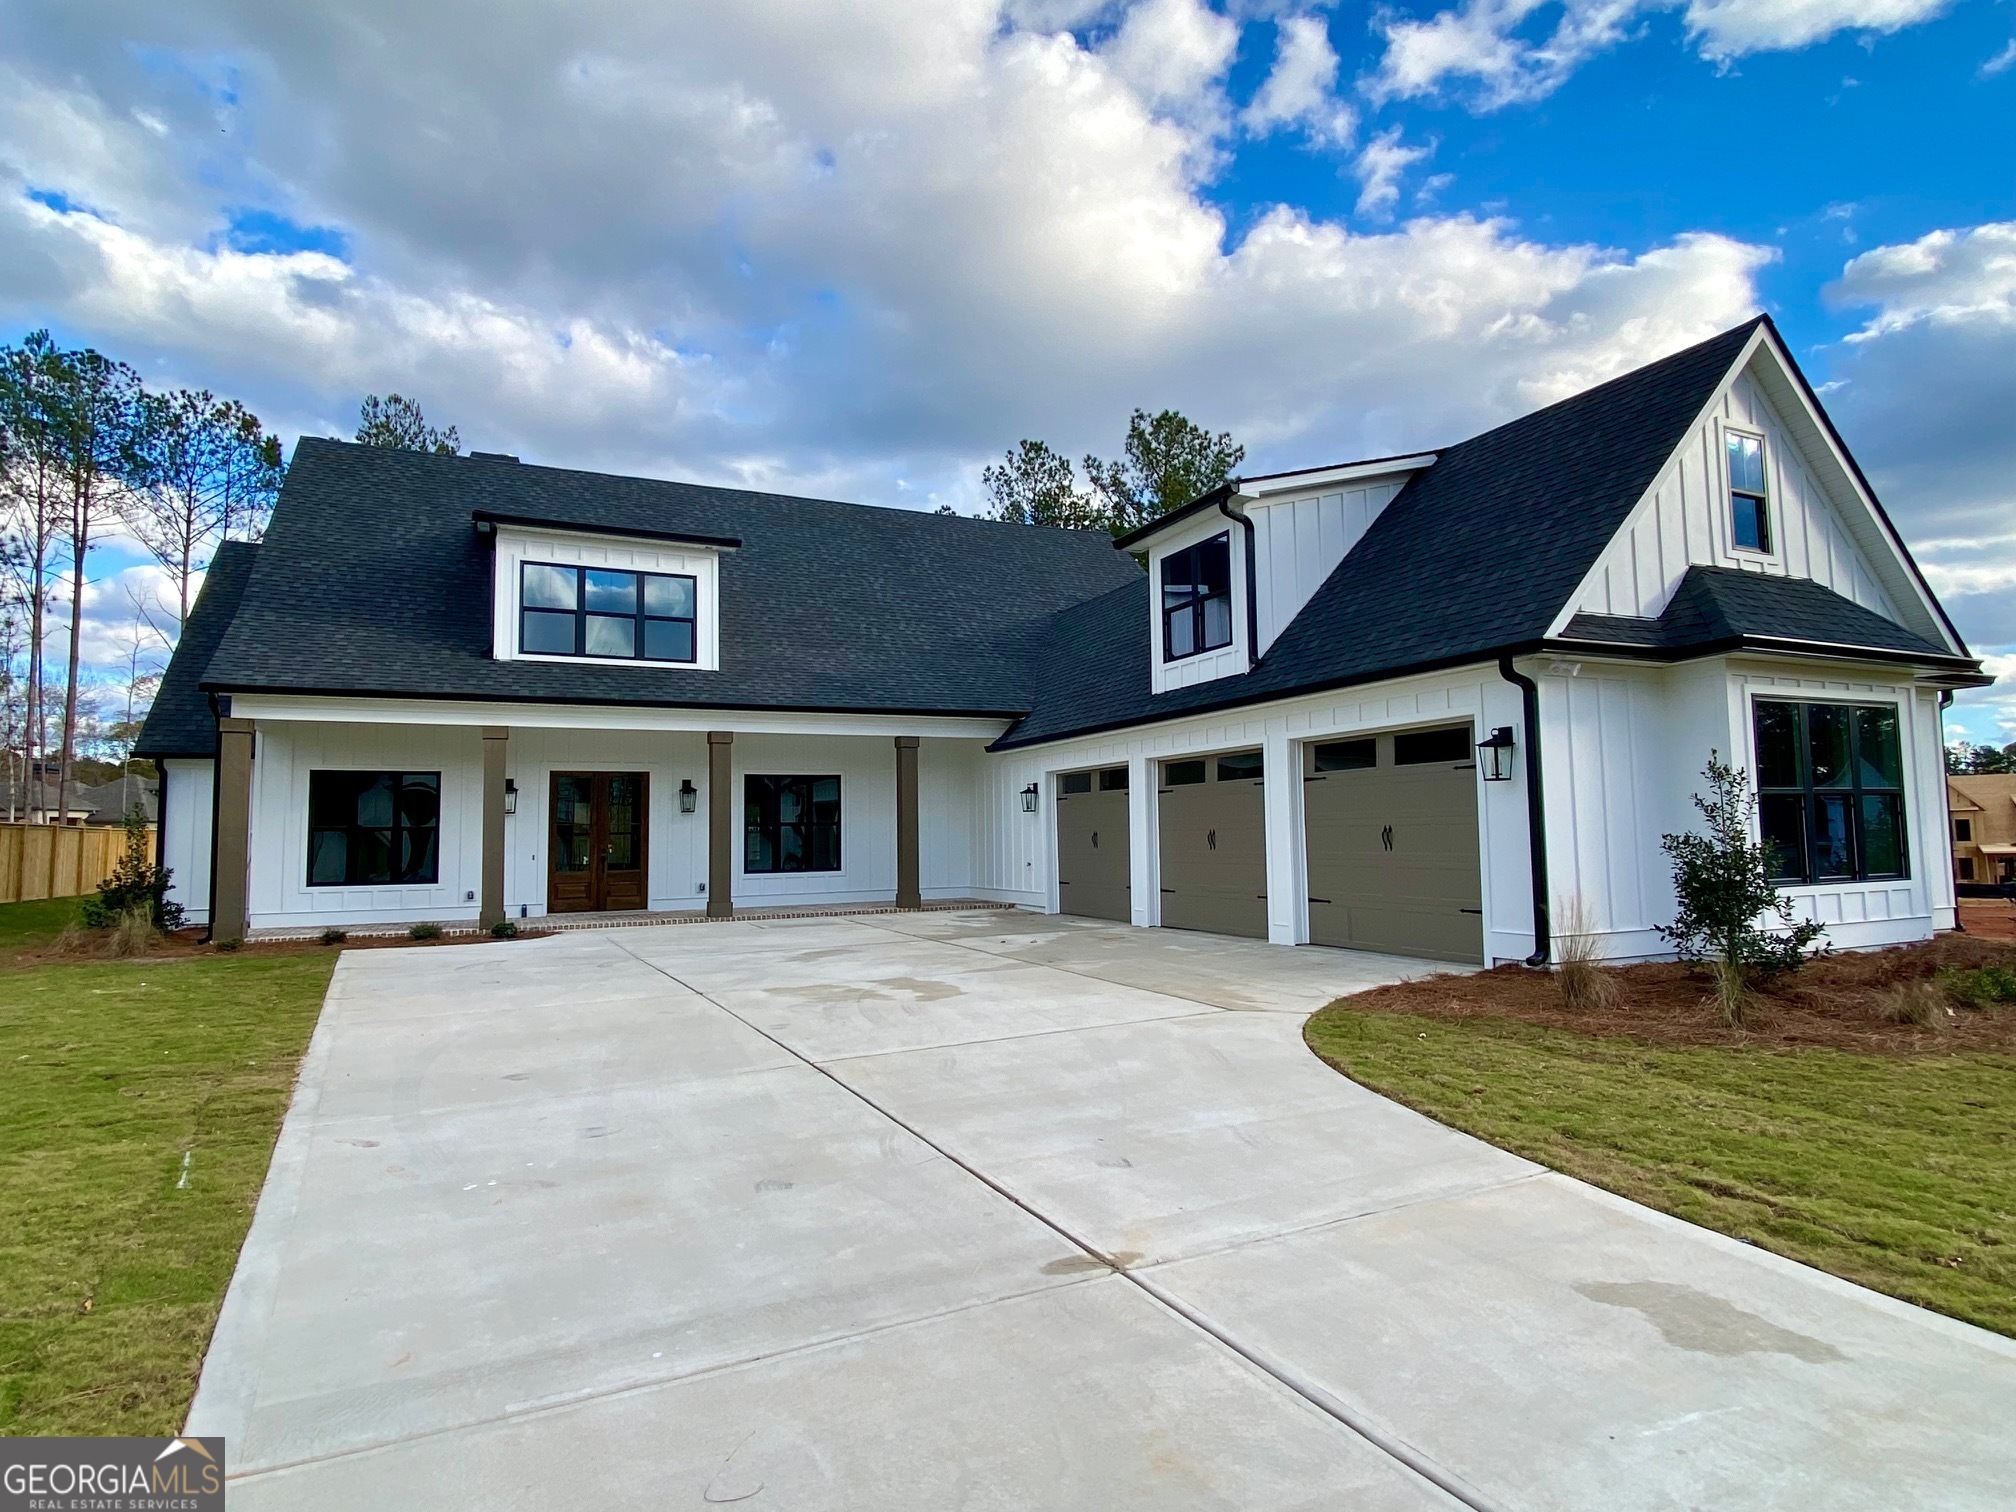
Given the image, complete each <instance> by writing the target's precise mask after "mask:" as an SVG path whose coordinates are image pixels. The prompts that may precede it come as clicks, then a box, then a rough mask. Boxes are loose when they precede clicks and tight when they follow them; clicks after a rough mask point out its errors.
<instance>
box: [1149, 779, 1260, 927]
mask: <svg viewBox="0 0 2016 1512" xmlns="http://www.w3.org/2000/svg"><path fill="white" fill-rule="evenodd" d="M1260 774H1261V764H1260V753H1259V752H1258V751H1227V752H1225V753H1224V754H1222V755H1216V756H1195V757H1191V758H1190V759H1188V760H1184V761H1165V762H1163V763H1162V766H1161V772H1160V776H1161V781H1160V783H1159V784H1158V786H1157V789H1156V795H1157V799H1158V803H1157V808H1158V810H1159V819H1158V829H1159V832H1160V833H1159V839H1160V843H1161V863H1162V867H1161V869H1162V923H1163V924H1164V925H1165V926H1166V927H1168V928H1170V929H1208V930H1210V931H1212V932H1213V933H1215V934H1231V935H1250V936H1252V937H1254V938H1255V939H1265V938H1266V937H1267V840H1266V817H1265V806H1266V800H1265V798H1264V797H1263V795H1262V791H1261V781H1260Z"/></svg>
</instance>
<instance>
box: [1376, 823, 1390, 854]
mask: <svg viewBox="0 0 2016 1512" xmlns="http://www.w3.org/2000/svg"><path fill="white" fill-rule="evenodd" d="M1379 843H1380V844H1381V845H1383V846H1385V847H1386V849H1388V850H1389V851H1390V850H1391V849H1393V826H1392V825H1390V824H1389V825H1387V826H1386V828H1384V829H1382V830H1381V831H1379Z"/></svg>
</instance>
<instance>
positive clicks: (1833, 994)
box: [1340, 934, 2016, 1055]
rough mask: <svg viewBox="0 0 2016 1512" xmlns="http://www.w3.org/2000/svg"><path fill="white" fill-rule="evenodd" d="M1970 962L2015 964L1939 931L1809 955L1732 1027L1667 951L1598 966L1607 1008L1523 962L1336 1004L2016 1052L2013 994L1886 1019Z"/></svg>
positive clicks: (1437, 1015)
mask: <svg viewBox="0 0 2016 1512" xmlns="http://www.w3.org/2000/svg"><path fill="white" fill-rule="evenodd" d="M1980 966H2005V967H2016V945H2012V944H2010V943H2009V942H2008V941H2003V940H1992V939H1982V938H1980V937H1978V936H1975V935H1967V934H1944V935H1940V936H1939V937H1937V938H1936V939H1933V940H1931V941H1929V942H1927V943H1925V944H1922V945H1900V946H1894V947H1892V948H1889V949H1886V950H1871V951H1841V952H1836V953H1830V954H1827V955H1822V956H1817V957H1815V958H1813V959H1812V960H1810V961H1808V962H1807V964H1806V965H1805V966H1803V967H1801V968H1800V969H1799V970H1798V971H1796V972H1791V973H1788V974H1786V975H1784V976H1781V977H1778V978H1777V979H1775V980H1772V981H1768V982H1766V983H1764V984H1763V985H1762V986H1761V988H1760V989H1759V991H1758V993H1757V998H1756V1003H1755V1007H1754V1009H1753V1011H1752V1012H1751V1013H1750V1014H1749V1015H1748V1019H1747V1021H1746V1023H1745V1025H1744V1027H1743V1028H1741V1029H1732V1028H1730V1027H1729V1026H1728V1025H1727V1024H1726V1023H1724V1022H1723V1020H1722V1016H1721V1014H1720V1012H1719V1011H1718V1010H1717V1009H1716V1007H1715V1004H1714V1001H1713V999H1712V996H1711V989H1710V985H1709V981H1708V975H1707V972H1706V970H1705V969H1704V968H1700V967H1693V966H1687V965H1683V964H1680V963H1676V962H1662V963H1654V964H1647V965H1639V966H1613V967H1608V968H1606V971H1607V973H1608V974H1609V975H1611V976H1612V977H1613V978H1614V979H1615V980H1616V981H1617V983H1618V985H1619V986H1620V987H1621V989H1622V991H1621V992H1620V993H1619V996H1618V1001H1617V1004H1616V1006H1615V1007H1613V1008H1610V1009H1607V1010H1601V1011H1593V1012H1591V1011H1579V1012H1578V1011H1576V1010H1573V1009H1570V1008H1569V1007H1568V1006H1567V1004H1565V1003H1564V1002H1563V1001H1562V998H1561V992H1560V989H1559V987H1558V985H1557V982H1556V978H1555V976H1554V974H1553V973H1552V972H1550V971H1533V970H1528V969H1527V968H1526V967H1523V966H1499V967H1495V968H1493V969H1492V970H1489V971H1481V972H1475V973H1472V974H1469V975H1464V976H1457V975H1453V974H1452V975H1447V976H1440V975H1438V976H1431V977H1424V978H1422V979H1421V980H1419V981H1413V982H1402V983H1400V984H1398V985H1397V986H1392V987H1378V988H1374V989H1373V990H1372V991H1370V992H1361V993H1357V994H1354V995H1353V996H1351V997H1349V998H1346V999H1343V1000H1342V1003H1341V1004H1340V1006H1348V1007H1349V1008H1350V1009H1351V1010H1352V1011H1354V1012H1360V1013H1405V1014H1416V1015H1419V1016H1420V1017H1423V1018H1433V1019H1452V1020H1456V1019H1476V1018H1509V1019H1518V1020H1521V1021H1523V1022H1525V1023H1529V1024H1538V1025H1543V1026H1545V1027H1547V1028H1550V1029H1566V1030H1570V1031H1572V1032H1574V1033H1577V1034H1588V1035H1599V1036H1624V1037H1628V1038H1631V1039H1637V1040H1643V1041H1646V1042H1648V1043H1651V1044H1658V1045H1728V1044H1731V1043H1732V1042H1742V1043H1745V1044H1747V1045H1749V1046H1751V1047H1753V1048H1758V1049H1801V1048H1808V1047H1813V1046H1824V1047H1827V1048H1829V1049H1835V1050H1853V1051H1858V1052H1861V1053H1864V1054H1872V1055H1919V1054H1927V1053H1936V1054H1950V1053H1952V1052H1953V1051H1956V1050H1965V1051H1985V1052H1989V1053H2005V1054H2006V1053H2016V1004H2004V1005H1995V1006H1991V1007H1988V1008H1986V1009H1980V1008H1974V1007H1971V1006H1969V1005H1967V1004H1966V1003H1964V1002H1962V1001H1959V1000H1957V999H1949V1001H1950V1002H1951V1012H1950V1013H1949V1014H1948V1015H1947V1016H1946V1018H1945V1019H1944V1021H1943V1023H1940V1024H1937V1025H1935V1026H1931V1027H1921V1026H1919V1025H1915V1024H1908V1023H1894V1022H1891V1021H1890V1020H1889V1019H1887V1018H1886V1017H1885V1016H1884V1011H1885V999H1886V997H1887V996H1888V995H1890V994H1892V993H1894V992H1895V990H1896V989H1897V988H1898V987H1900V986H1903V985H1906V984H1908V983H1912V982H1922V981H1931V980H1933V979H1935V978H1937V977H1938V976H1939V975H1940V974H1941V973H1942V972H1956V971H1967V970H1971V969H1973V968H1976V967H1980Z"/></svg>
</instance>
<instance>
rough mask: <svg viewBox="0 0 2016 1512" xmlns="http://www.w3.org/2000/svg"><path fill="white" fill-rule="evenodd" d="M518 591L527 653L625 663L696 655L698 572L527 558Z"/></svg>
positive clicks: (685, 659) (521, 632)
mask: <svg viewBox="0 0 2016 1512" xmlns="http://www.w3.org/2000/svg"><path fill="white" fill-rule="evenodd" d="M518 593H519V598H518V649H519V650H520V651H523V652H526V653H529V654H531V655H534V656H608V657H618V658H621V659H623V660H625V661H664V662H690V661H694V660H696V659H697V656H698V649H697V648H698V628H699V627H698V611H697V608H696V606H697V603H698V585H697V583H696V580H695V579H693V578H690V577H686V576H683V575H681V574H678V573H670V572H618V571H614V570H611V569H609V568H606V567H570V566H566V565H563V564H561V563H557V562H526V563H524V564H522V566H521V567H520V568H519V587H518Z"/></svg>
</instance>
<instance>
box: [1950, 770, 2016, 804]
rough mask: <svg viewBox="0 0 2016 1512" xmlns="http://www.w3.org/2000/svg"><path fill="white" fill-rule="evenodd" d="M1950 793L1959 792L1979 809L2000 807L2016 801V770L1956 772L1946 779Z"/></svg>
mask: <svg viewBox="0 0 2016 1512" xmlns="http://www.w3.org/2000/svg"><path fill="white" fill-rule="evenodd" d="M1946 788H1947V791H1948V792H1950V793H1959V794H1960V795H1962V796H1963V797H1965V798H1966V799H1968V800H1969V806H1970V807H1972V808H1977V809H1983V810H1986V809H1990V808H1996V809H1999V808H2001V807H2002V806H2003V805H2005V804H2009V803H2016V772H1969V773H1955V774H1953V775H1951V776H1949V777H1948V778H1947V779H1946Z"/></svg>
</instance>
